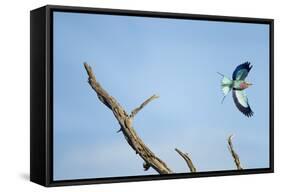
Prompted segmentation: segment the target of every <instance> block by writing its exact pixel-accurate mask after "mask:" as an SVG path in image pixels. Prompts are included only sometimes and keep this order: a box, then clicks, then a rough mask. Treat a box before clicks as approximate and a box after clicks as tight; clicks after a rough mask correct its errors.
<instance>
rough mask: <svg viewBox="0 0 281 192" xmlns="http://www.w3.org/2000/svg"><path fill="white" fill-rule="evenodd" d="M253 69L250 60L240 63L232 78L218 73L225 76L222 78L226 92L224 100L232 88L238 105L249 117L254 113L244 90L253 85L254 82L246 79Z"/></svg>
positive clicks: (223, 88) (224, 92) (222, 86)
mask: <svg viewBox="0 0 281 192" xmlns="http://www.w3.org/2000/svg"><path fill="white" fill-rule="evenodd" d="M251 69H252V66H251V65H250V62H245V63H242V64H241V65H238V66H237V67H236V69H235V70H234V72H233V74H232V80H231V79H229V78H227V77H226V76H225V75H223V74H221V73H218V74H220V75H221V76H222V77H223V78H222V80H221V89H222V92H223V94H224V97H223V100H224V98H225V97H226V95H227V94H228V93H229V92H230V91H231V90H232V96H233V100H234V103H235V105H236V107H237V108H238V110H239V111H241V112H242V113H243V114H244V115H246V116H247V117H251V116H253V114H254V112H253V111H252V109H251V107H250V105H249V103H248V98H247V96H246V94H245V93H244V91H243V90H244V89H247V88H248V87H250V86H251V85H252V83H249V82H246V81H245V79H246V77H247V75H248V73H249V72H250V70H251ZM223 100H222V102H223Z"/></svg>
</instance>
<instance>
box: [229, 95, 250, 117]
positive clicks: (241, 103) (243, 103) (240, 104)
mask: <svg viewBox="0 0 281 192" xmlns="http://www.w3.org/2000/svg"><path fill="white" fill-rule="evenodd" d="M232 96H233V100H234V103H235V105H236V107H237V108H238V109H239V111H241V112H242V113H243V114H244V115H246V116H247V117H251V116H253V114H254V112H253V111H252V109H251V107H250V105H249V103H248V98H247V96H246V94H245V93H244V91H240V90H233V91H232Z"/></svg>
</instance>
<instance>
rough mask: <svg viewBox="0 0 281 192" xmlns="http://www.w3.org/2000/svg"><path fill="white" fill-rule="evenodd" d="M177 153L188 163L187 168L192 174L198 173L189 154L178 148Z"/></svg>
mask: <svg viewBox="0 0 281 192" xmlns="http://www.w3.org/2000/svg"><path fill="white" fill-rule="evenodd" d="M175 151H176V152H177V153H178V154H179V155H180V156H181V157H182V158H183V159H184V161H185V162H186V164H187V166H188V167H189V170H190V172H192V173H194V172H196V168H195V166H194V165H193V162H192V160H191V158H190V157H189V155H188V154H187V153H183V152H181V151H180V150H179V149H177V148H175Z"/></svg>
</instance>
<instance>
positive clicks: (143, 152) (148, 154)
mask: <svg viewBox="0 0 281 192" xmlns="http://www.w3.org/2000/svg"><path fill="white" fill-rule="evenodd" d="M84 67H85V69H86V71H87V73H88V83H89V84H90V86H91V87H92V88H93V89H94V91H95V92H96V94H97V96H98V98H99V100H100V101H101V102H102V103H103V104H104V105H106V106H107V107H108V108H109V109H110V110H111V111H112V112H113V114H114V116H115V118H116V119H117V121H118V123H119V125H120V127H121V129H120V130H121V131H122V133H123V135H124V137H125V139H126V140H127V142H128V144H129V145H130V146H131V147H132V149H133V150H134V151H135V152H136V154H138V155H139V156H140V157H141V158H142V159H143V160H144V164H143V167H144V170H148V169H149V168H150V167H152V168H153V169H155V170H156V171H157V172H158V173H159V174H169V173H172V171H171V170H170V169H169V168H168V166H167V165H166V164H165V163H164V162H163V161H162V160H161V159H160V158H158V157H157V156H156V155H155V154H154V153H153V152H152V151H151V150H150V149H149V148H148V147H147V146H146V145H145V144H144V142H143V141H142V140H141V139H140V137H139V136H138V135H137V133H136V131H135V130H134V128H133V117H134V116H135V115H136V114H137V113H138V112H139V111H140V110H141V109H142V108H143V107H144V106H145V105H147V104H148V103H149V102H150V101H151V100H152V99H155V98H157V96H155V95H153V96H152V97H150V98H149V99H147V100H146V101H145V102H143V103H142V104H141V105H140V106H139V107H138V108H136V109H135V110H133V111H132V113H131V115H128V114H127V113H126V111H125V110H124V109H123V107H122V106H121V105H120V104H119V103H118V102H117V101H116V99H115V98H113V97H112V96H110V95H109V94H108V93H107V92H106V91H105V90H104V89H103V88H102V86H101V85H100V84H99V82H97V80H96V77H95V75H94V72H93V70H92V68H91V67H90V65H88V64H87V63H84Z"/></svg>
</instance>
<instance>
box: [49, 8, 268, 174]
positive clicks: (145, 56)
mask: <svg viewBox="0 0 281 192" xmlns="http://www.w3.org/2000/svg"><path fill="white" fill-rule="evenodd" d="M268 35H269V26H268V25H265V24H243V23H230V22H210V21H192V20H175V19H161V18H144V17H127V16H108V15H95V14H79V13H62V12H55V13H54V179H55V180H64V179H81V178H100V177H116V176H133V175H146V174H157V173H156V172H155V171H154V170H153V169H150V170H149V171H147V172H144V171H143V168H142V163H143V161H142V159H141V158H140V157H139V156H137V155H136V154H135V153H134V152H133V150H132V149H131V148H130V146H129V145H128V144H127V142H126V141H125V139H124V137H123V135H122V134H121V133H116V131H117V130H118V129H119V125H118V122H117V121H116V119H115V118H114V116H113V114H112V112H111V111H110V110H109V109H108V108H107V107H105V106H104V105H103V104H102V103H101V102H100V101H99V100H98V99H97V97H96V94H95V92H94V91H93V90H92V89H91V88H90V86H89V85H88V83H87V74H86V71H85V69H84V67H83V62H85V61H86V62H88V63H89V64H90V65H91V66H93V68H94V71H95V74H96V77H97V79H98V81H99V82H100V83H101V84H102V86H103V87H104V88H105V89H106V90H107V91H108V92H109V93H110V94H111V95H112V96H114V97H115V98H116V99H117V100H118V101H119V102H120V104H121V105H122V106H123V107H124V108H125V109H126V110H127V111H128V112H130V111H131V110H132V109H134V108H135V107H137V106H138V105H139V104H140V103H142V102H143V101H144V100H145V99H147V98H148V97H149V96H151V95H152V94H157V95H159V96H160V98H159V99H157V100H154V101H153V102H151V103H150V104H149V105H148V106H146V107H145V108H144V109H143V110H142V111H141V112H140V113H139V114H138V115H137V117H136V118H135V121H134V127H135V129H136V131H137V132H138V134H139V135H140V137H141V138H142V139H143V141H144V142H145V143H146V144H147V145H148V146H149V147H150V148H151V150H152V151H153V152H155V153H156V154H157V155H158V156H159V157H160V158H161V159H162V160H163V161H165V162H166V163H167V164H168V166H169V167H170V168H171V169H172V170H174V171H175V172H186V170H187V167H186V164H185V162H184V161H183V160H182V159H181V158H180V157H179V155H178V154H177V153H176V152H175V151H174V148H175V147H178V148H179V149H181V150H182V151H185V152H188V153H189V154H190V156H191V158H192V159H193V162H194V164H195V166H196V167H197V169H198V171H214V170H231V169H235V165H234V163H233V160H232V158H231V155H230V153H229V151H228V149H227V137H228V136H229V135H230V134H234V135H235V137H234V138H233V144H234V147H235V149H236V151H237V153H238V154H239V156H240V160H241V163H242V166H243V167H244V168H246V169H247V168H249V169H250V168H266V167H269V36H268ZM245 61H250V62H251V63H252V65H253V68H252V70H251V72H250V74H249V76H248V78H247V80H248V81H250V82H252V83H253V84H254V85H253V86H252V87H251V88H249V89H248V90H246V93H247V95H248V98H249V102H250V105H251V108H252V109H253V111H254V116H253V117H251V118H247V117H245V116H244V115H243V114H242V113H240V112H239V111H238V110H237V108H236V107H235V105H234V102H233V99H232V95H231V94H229V95H228V96H227V98H226V99H225V101H224V103H223V104H221V99H222V97H223V95H222V92H221V90H220V80H221V77H220V76H219V75H218V74H217V72H221V73H223V74H225V75H227V76H228V77H231V75H232V72H233V70H234V69H235V67H236V66H237V65H239V64H241V63H243V62H245Z"/></svg>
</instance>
